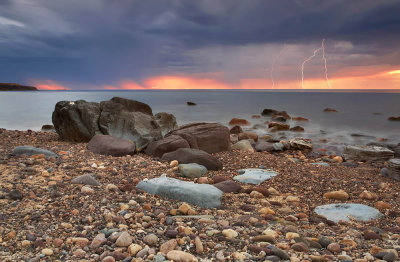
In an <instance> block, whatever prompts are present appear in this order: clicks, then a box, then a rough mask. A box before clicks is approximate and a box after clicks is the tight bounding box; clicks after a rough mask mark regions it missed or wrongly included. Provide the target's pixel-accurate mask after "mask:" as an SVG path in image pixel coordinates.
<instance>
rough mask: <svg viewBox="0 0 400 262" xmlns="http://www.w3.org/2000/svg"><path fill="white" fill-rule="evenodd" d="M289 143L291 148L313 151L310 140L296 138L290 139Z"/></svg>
mask: <svg viewBox="0 0 400 262" xmlns="http://www.w3.org/2000/svg"><path fill="white" fill-rule="evenodd" d="M288 143H289V145H290V146H291V147H293V148H297V149H300V150H311V149H312V143H311V140H310V139H306V138H301V137H296V138H293V139H290V140H289V141H288Z"/></svg>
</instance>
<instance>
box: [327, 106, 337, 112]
mask: <svg viewBox="0 0 400 262" xmlns="http://www.w3.org/2000/svg"><path fill="white" fill-rule="evenodd" d="M324 112H331V113H336V112H338V111H337V110H336V109H333V108H330V107H327V108H325V109H324Z"/></svg>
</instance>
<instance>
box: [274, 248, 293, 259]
mask: <svg viewBox="0 0 400 262" xmlns="http://www.w3.org/2000/svg"><path fill="white" fill-rule="evenodd" d="M271 251H272V254H274V255H275V256H278V257H280V258H281V259H283V260H289V259H290V257H289V255H288V254H287V253H286V252H285V251H283V250H282V249H280V248H277V247H274V248H272V249H271Z"/></svg>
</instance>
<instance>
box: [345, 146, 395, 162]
mask: <svg viewBox="0 0 400 262" xmlns="http://www.w3.org/2000/svg"><path fill="white" fill-rule="evenodd" d="M393 157H394V152H393V151H392V150H390V149H388V148H386V147H380V146H353V145H349V146H346V147H345V148H344V150H343V158H344V159H346V160H349V159H350V160H356V161H368V160H373V161H385V160H388V159H390V158H393Z"/></svg>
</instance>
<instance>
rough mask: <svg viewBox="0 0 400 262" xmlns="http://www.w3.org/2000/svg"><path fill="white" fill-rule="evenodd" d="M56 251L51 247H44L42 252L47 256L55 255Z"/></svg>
mask: <svg viewBox="0 0 400 262" xmlns="http://www.w3.org/2000/svg"><path fill="white" fill-rule="evenodd" d="M53 253H54V251H53V250H52V249H50V248H44V249H42V254H43V255H45V256H51V255H53Z"/></svg>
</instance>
